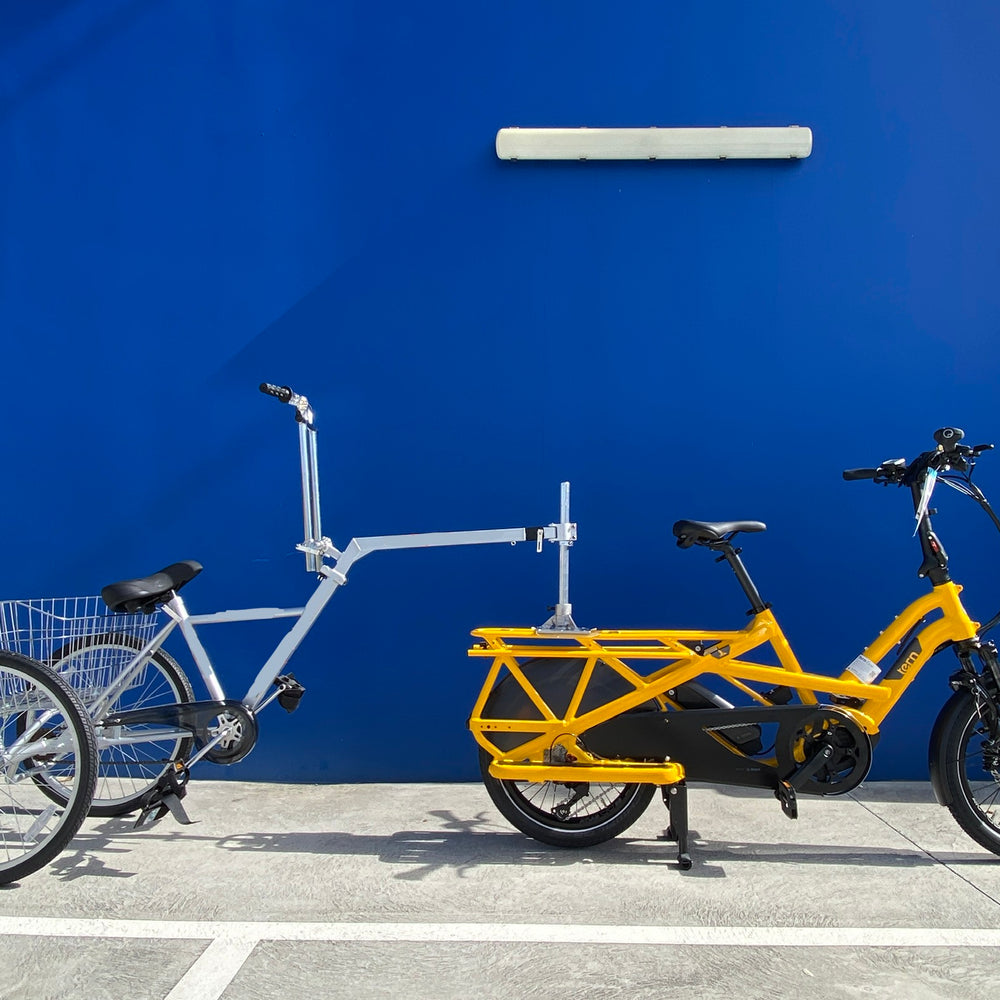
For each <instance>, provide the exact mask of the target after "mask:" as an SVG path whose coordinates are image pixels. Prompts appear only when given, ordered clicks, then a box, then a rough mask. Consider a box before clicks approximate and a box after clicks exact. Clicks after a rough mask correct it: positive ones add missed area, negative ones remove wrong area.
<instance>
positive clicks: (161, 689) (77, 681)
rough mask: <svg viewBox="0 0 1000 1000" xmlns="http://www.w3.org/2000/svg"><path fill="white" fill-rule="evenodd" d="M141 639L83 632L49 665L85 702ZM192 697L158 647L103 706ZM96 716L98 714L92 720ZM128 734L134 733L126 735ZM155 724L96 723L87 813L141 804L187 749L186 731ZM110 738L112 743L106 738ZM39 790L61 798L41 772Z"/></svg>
mask: <svg viewBox="0 0 1000 1000" xmlns="http://www.w3.org/2000/svg"><path fill="white" fill-rule="evenodd" d="M142 645H143V644H142V643H141V642H140V641H139V640H138V639H134V638H132V637H131V636H127V635H117V634H107V635H95V636H85V637H83V638H81V639H76V640H74V641H73V642H70V643H67V644H66V645H65V646H63V647H61V648H60V649H57V650H56V651H55V652H54V653H53V654H52V659H51V660H50V661H49V665H50V666H51V667H52V668H53V669H54V670H56V671H57V672H58V673H59V674H60V675H61V676H62V677H64V678H65V679H66V680H68V681H69V683H70V684H72V685H73V687H74V688H75V689H76V691H77V693H78V694H79V695H80V697H81V699H82V700H83V703H84V704H85V705H86V706H88V708H89V707H90V706H91V705H93V704H94V703H95V701H96V699H97V698H99V697H100V695H101V694H102V693H103V692H104V690H106V688H107V686H108V684H109V683H110V682H111V681H112V680H113V679H114V678H115V677H118V676H120V674H121V672H122V671H123V670H124V669H125V668H126V667H127V666H128V665H129V663H131V661H132V660H133V659H134V657H135V654H136V653H137V652H138V651H139V650H140V649H142ZM193 700H194V693H193V691H192V689H191V682H190V681H189V680H188V679H187V676H186V675H185V673H184V671H183V670H181V668H180V666H179V665H178V664H177V662H176V661H175V660H174V658H173V657H172V656H170V655H169V654H168V653H166V652H164V651H163V650H162V649H158V650H157V651H156V652H155V653H153V655H152V656H151V657H150V658H149V659H148V660H147V661H146V663H145V664H143V666H142V667H141V668H140V669H139V671H138V673H136V675H135V677H134V678H133V679H132V681H131V682H130V683H129V685H128V687H126V688H125V690H124V691H122V693H121V695H119V697H118V698H117V699H116V700H115V701H114V702H113V703H112V704H111V705H109V706H108V707H107V710H106V712H105V714H110V713H112V712H124V711H127V710H130V709H138V708H151V707H153V706H156V705H172V704H175V703H177V702H187V701H193ZM95 721H99V720H95ZM130 734H132V735H134V736H135V737H136V739H135V740H134V741H132V742H129V741H128V736H129V735H130ZM155 734H156V727H155V726H134V727H133V728H131V729H130V730H129V731H128V732H126V733H122V734H117V733H108V734H104V733H102V731H101V729H100V726H98V727H97V746H98V762H97V769H98V773H97V789H96V791H95V792H94V801H93V804H92V805H91V807H90V815H91V816H123V815H125V814H126V813H130V812H134V811H135V810H136V809H138V808H140V807H141V805H142V802H141V800H142V797H143V796H144V795H145V794H146V792H148V791H149V790H150V789H152V788H153V787H155V785H156V783H157V781H159V779H160V777H161V775H162V774H163V773H164V772H165V771H166V770H167V768H168V767H169V765H170V762H171V761H173V760H185V759H187V757H189V756H190V754H191V748H192V746H193V745H194V740H193V739H191V738H190V737H179V736H163V737H162V738H160V739H155V738H153V737H155ZM105 735H106V738H107V739H114V740H115V742H114V743H108V742H105V739H104V737H105ZM37 780H38V781H39V783H40V785H41V787H42V790H43V791H45V792H46V793H47V794H49V795H50V796H51V797H52V798H53V799H54V800H56V801H62V800H63V794H62V790H61V788H60V787H59V785H58V784H57V783H54V782H50V781H49V780H48V779H47V777H46V776H45V775H41V776H39V778H38V779H37Z"/></svg>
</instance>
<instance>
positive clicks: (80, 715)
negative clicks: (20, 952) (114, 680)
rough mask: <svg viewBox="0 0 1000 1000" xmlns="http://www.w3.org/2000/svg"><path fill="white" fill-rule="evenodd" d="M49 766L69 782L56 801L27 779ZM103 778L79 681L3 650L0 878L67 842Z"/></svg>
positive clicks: (21, 871) (39, 862)
mask: <svg viewBox="0 0 1000 1000" xmlns="http://www.w3.org/2000/svg"><path fill="white" fill-rule="evenodd" d="M25 738H26V739H25ZM24 750H30V751H31V756H27V757H24V756H22V753H23V751H24ZM42 774H44V775H47V776H48V779H49V781H50V782H51V783H54V784H58V785H59V787H60V788H61V789H62V796H61V798H60V800H59V801H58V802H57V803H53V802H51V801H50V800H49V799H48V798H47V797H45V796H44V795H43V794H42V789H41V788H40V787H39V785H38V784H37V782H36V781H34V780H26V779H27V778H28V777H31V778H37V777H38V776H40V775H42ZM96 781H97V744H96V743H95V741H94V731H93V728H92V727H91V724H90V719H89V717H88V716H87V712H86V709H85V708H84V707H83V705H82V704H81V702H80V699H79V698H78V697H77V696H76V694H75V693H74V692H73V689H72V688H71V687H70V686H69V685H68V684H67V683H66V682H65V681H64V680H63V679H62V678H60V677H59V676H58V675H57V674H56V673H54V672H53V671H51V670H49V669H47V668H46V667H45V666H43V665H42V664H41V663H39V662H38V661H36V660H29V659H28V658H27V657H24V656H19V655H18V654H17V653H11V652H7V651H0V783H2V785H3V791H2V793H0V885H6V884H7V883H8V882H16V881H17V880H18V879H21V878H24V876H25V875H30V874H31V873H32V872H34V871H37V870H38V869H39V868H41V867H42V866H43V865H47V864H48V863H49V862H50V861H51V860H52V859H53V858H55V857H56V856H57V855H58V854H60V853H61V852H62V851H63V850H64V849H65V847H66V845H67V844H68V843H69V842H70V841H71V840H72V839H73V837H74V836H75V835H76V832H77V830H79V829H80V824H81V823H82V822H83V821H84V819H85V818H86V816H87V810H88V809H89V808H90V802H91V798H92V796H93V794H94V784H95V782H96Z"/></svg>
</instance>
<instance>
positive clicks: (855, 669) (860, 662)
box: [846, 656, 881, 684]
mask: <svg viewBox="0 0 1000 1000" xmlns="http://www.w3.org/2000/svg"><path fill="white" fill-rule="evenodd" d="M846 669H847V672H848V673H851V674H854V676H855V677H857V679H858V680H859V681H861V683H862V684H871V682H872V681H873V680H875V678H876V677H878V675H879V673H880V672H881V668H880V667H879V665H878V664H877V663H872V661H871V660H869V659H868V657H867V656H859V657H858V658H857V659H856V660H855V661H854V662H853V663H849V664H848V665H847V668H846Z"/></svg>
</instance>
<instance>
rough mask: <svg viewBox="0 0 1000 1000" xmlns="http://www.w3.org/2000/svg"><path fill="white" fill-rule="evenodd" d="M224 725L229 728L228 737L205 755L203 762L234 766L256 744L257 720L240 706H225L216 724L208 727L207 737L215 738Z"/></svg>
mask: <svg viewBox="0 0 1000 1000" xmlns="http://www.w3.org/2000/svg"><path fill="white" fill-rule="evenodd" d="M224 725H228V726H230V727H231V731H230V733H229V735H228V736H224V737H223V738H222V739H221V740H220V741H219V742H218V743H216V744H215V746H214V747H212V749H211V750H209V751H208V752H207V753H206V754H205V760H210V761H212V763H213V764H235V763H236V762H237V761H241V760H243V758H244V757H246V755H247V754H248V753H250V751H251V750H253V748H254V745H255V744H256V742H257V720H256V719H255V718H254V715H253V713H252V712H249V711H248V710H247V709H245V708H243V707H242V706H240V705H229V706H227V708H226V710H225V711H224V712H220V713H219V715H218V717H217V720H216V724H215V725H213V726H209V727H208V733H207V735H208V736H209V737H214V736H216V735H217V734H218V732H219V730H220V729H221V728H222V727H223V726H224Z"/></svg>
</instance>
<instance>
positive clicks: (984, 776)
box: [932, 690, 1000, 854]
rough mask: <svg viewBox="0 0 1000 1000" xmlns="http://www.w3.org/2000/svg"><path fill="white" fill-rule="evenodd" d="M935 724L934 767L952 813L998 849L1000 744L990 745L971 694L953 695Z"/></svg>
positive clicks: (969, 830)
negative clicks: (935, 748)
mask: <svg viewBox="0 0 1000 1000" xmlns="http://www.w3.org/2000/svg"><path fill="white" fill-rule="evenodd" d="M935 729H936V730H937V732H938V733H939V736H938V739H937V746H938V751H937V752H938V760H937V764H936V766H937V769H938V774H939V775H940V780H941V784H942V790H943V792H944V795H945V799H946V801H947V803H948V808H949V809H950V810H951V814H952V816H954V817H955V820H956V822H957V823H958V825H959V826H960V827H961V828H962V829H963V830H964V831H965V832H966V833H967V834H968V835H969V836H970V837H971V838H972V839H973V840H974V841H976V843H977V844H981V845H982V846H983V847H985V848H986V849H987V850H989V851H992V852H993V853H994V854H1000V746H998V747H991V745H990V741H989V734H988V732H987V730H986V727H985V726H984V725H983V722H982V720H981V719H980V717H979V712H978V710H977V708H976V700H975V698H974V697H973V696H972V694H971V693H970V692H968V691H965V690H962V691H959V692H957V693H956V694H955V695H953V696H952V698H951V699H950V701H949V702H948V703H947V705H945V707H944V709H943V711H942V713H941V718H940V720H939V722H938V723H937V725H936V727H935ZM991 758H992V759H991ZM932 766H933V764H932ZM995 775H996V776H995Z"/></svg>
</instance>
